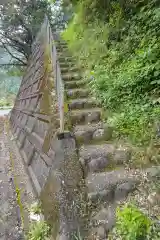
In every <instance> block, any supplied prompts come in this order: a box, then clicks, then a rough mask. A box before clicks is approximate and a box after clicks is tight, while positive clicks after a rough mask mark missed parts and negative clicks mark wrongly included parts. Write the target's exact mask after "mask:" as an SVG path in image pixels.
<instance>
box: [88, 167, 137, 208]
mask: <svg viewBox="0 0 160 240" xmlns="http://www.w3.org/2000/svg"><path fill="white" fill-rule="evenodd" d="M139 178H140V173H139V172H138V171H137V172H136V171H135V170H125V169H123V168H121V169H118V170H114V171H111V172H103V173H91V174H89V175H88V176H87V178H86V186H87V189H88V197H89V199H90V200H91V202H92V203H94V204H97V203H104V202H105V203H106V204H108V203H109V202H114V201H119V200H122V199H123V200H124V198H125V197H127V195H128V194H129V193H130V192H132V191H133V190H134V189H135V187H136V185H137V184H138V183H139Z"/></svg>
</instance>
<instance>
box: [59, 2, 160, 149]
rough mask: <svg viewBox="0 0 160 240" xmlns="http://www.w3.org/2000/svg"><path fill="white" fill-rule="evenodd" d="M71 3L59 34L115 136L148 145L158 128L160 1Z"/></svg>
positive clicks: (154, 137)
mask: <svg viewBox="0 0 160 240" xmlns="http://www.w3.org/2000/svg"><path fill="white" fill-rule="evenodd" d="M72 2H73V6H74V10H75V14H74V17H73V19H72V21H71V22H70V24H69V26H68V28H67V30H66V31H65V33H63V38H64V39H65V40H67V41H68V44H69V47H70V49H71V51H72V53H73V54H74V55H75V57H76V58H77V60H78V61H79V63H80V65H81V66H82V67H83V68H84V70H85V71H84V72H85V74H84V77H87V78H90V79H92V81H91V83H90V85H91V88H92V91H93V92H94V94H96V96H97V98H98V99H100V101H101V102H102V103H103V106H104V108H106V109H107V113H106V117H107V118H108V122H110V123H112V125H113V126H114V127H115V128H116V129H117V134H116V137H118V138H119V137H120V136H121V138H122V136H123V138H127V141H128V140H129V141H131V142H132V143H133V144H136V145H148V144H149V143H150V142H151V141H153V140H156V139H157V135H158V132H159V118H160V107H159V104H160V98H159V93H160V80H159V77H160V44H159V42H160V41H159V40H160V28H159V25H160V4H159V3H160V2H159V1H158V0H151V1H149V0H142V1H139V0H130V1H120V0H119V1H102V0H94V1H90V0H87V1H83V0H81V1H72Z"/></svg>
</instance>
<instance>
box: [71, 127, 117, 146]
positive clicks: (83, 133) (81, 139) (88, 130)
mask: <svg viewBox="0 0 160 240" xmlns="http://www.w3.org/2000/svg"><path fill="white" fill-rule="evenodd" d="M74 133H75V136H76V139H77V141H78V143H84V144H90V143H93V142H94V141H95V142H96V141H102V140H104V141H108V140H110V139H111V138H112V133H113V128H111V127H110V126H109V125H108V124H104V123H102V122H99V123H92V124H88V125H77V126H75V127H74Z"/></svg>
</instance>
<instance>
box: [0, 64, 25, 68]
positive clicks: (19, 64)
mask: <svg viewBox="0 0 160 240" xmlns="http://www.w3.org/2000/svg"><path fill="white" fill-rule="evenodd" d="M0 66H4V67H5V66H22V67H23V66H27V63H25V65H24V64H22V63H0Z"/></svg>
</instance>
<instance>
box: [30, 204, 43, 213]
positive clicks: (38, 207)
mask: <svg viewBox="0 0 160 240" xmlns="http://www.w3.org/2000/svg"><path fill="white" fill-rule="evenodd" d="M30 212H33V213H34V214H40V213H41V212H42V211H41V204H40V203H39V202H35V203H33V204H32V205H31V207H30Z"/></svg>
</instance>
